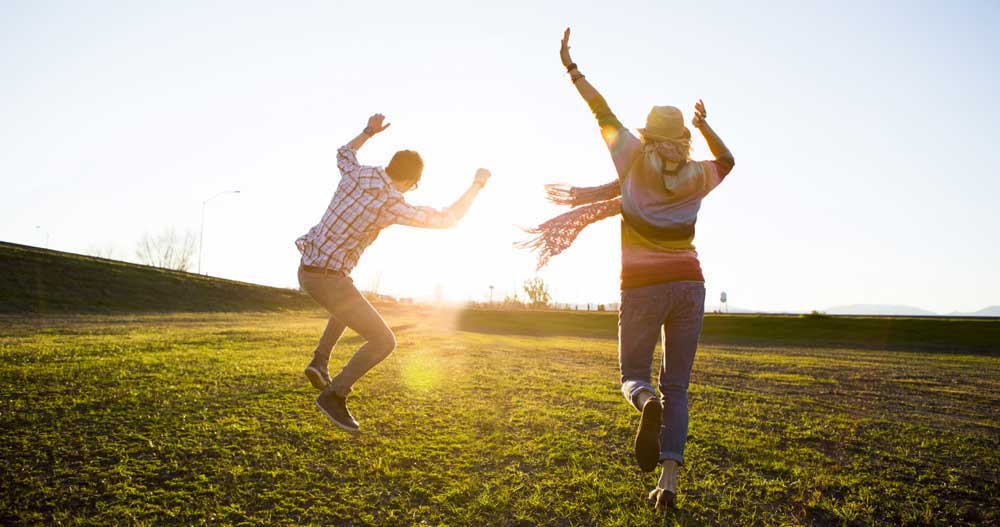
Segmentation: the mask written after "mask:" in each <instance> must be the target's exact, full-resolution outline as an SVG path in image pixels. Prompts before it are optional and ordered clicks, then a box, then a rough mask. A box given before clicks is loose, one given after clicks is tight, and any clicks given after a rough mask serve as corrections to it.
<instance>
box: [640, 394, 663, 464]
mask: <svg viewBox="0 0 1000 527" xmlns="http://www.w3.org/2000/svg"><path fill="white" fill-rule="evenodd" d="M662 412H663V406H662V405H661V404H660V401H657V400H656V399H650V401H649V402H647V403H646V405H645V406H643V407H642V417H640V418H639V429H638V430H636V432H635V460H636V461H637V462H638V463H639V468H640V469H642V471H643V472H652V471H653V470H655V469H656V465H658V464H659V462H660V414H661V413H662Z"/></svg>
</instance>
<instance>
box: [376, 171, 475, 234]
mask: <svg viewBox="0 0 1000 527" xmlns="http://www.w3.org/2000/svg"><path fill="white" fill-rule="evenodd" d="M490 176H491V174H490V171H489V170H486V169H485V168H480V169H479V170H476V177H475V179H474V180H473V181H472V185H470V186H469V188H468V190H466V191H465V192H464V193H463V194H462V195H461V196H460V197H459V198H458V199H457V200H456V201H455V203H452V205H451V206H450V207H448V208H446V209H444V210H437V209H433V208H431V207H415V206H413V205H410V204H409V203H407V202H405V201H403V200H400V201H399V202H397V203H396V204H394V205H393V206H392V208H391V209H390V210H391V211H392V212H393V213H394V214H395V215H396V223H398V224H400V225H408V226H410V227H424V228H429V229H447V228H450V227H454V226H455V225H457V224H458V222H459V221H460V220H461V219H462V218H463V217H465V213H466V212H468V211H469V207H470V206H471V205H472V202H473V201H475V200H476V196H478V195H479V191H480V190H482V189H483V187H484V186H486V181H487V180H488V179H490Z"/></svg>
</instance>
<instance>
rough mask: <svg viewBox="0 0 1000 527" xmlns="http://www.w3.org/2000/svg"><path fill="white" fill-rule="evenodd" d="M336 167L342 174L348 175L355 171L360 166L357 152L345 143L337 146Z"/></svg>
mask: <svg viewBox="0 0 1000 527" xmlns="http://www.w3.org/2000/svg"><path fill="white" fill-rule="evenodd" d="M337 168H338V169H340V174H341V175H343V176H350V175H351V174H353V173H354V172H356V171H357V170H358V168H360V165H359V164H358V156H357V152H355V151H354V150H352V149H351V147H349V146H347V145H344V146H342V147H340V148H338V149H337Z"/></svg>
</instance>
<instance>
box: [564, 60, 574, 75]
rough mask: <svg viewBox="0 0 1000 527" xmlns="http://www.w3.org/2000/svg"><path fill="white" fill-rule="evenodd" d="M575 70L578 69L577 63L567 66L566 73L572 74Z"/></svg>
mask: <svg viewBox="0 0 1000 527" xmlns="http://www.w3.org/2000/svg"><path fill="white" fill-rule="evenodd" d="M575 69H576V63H575V62H570V63H569V66H566V73H569V72H571V71H573V70H575Z"/></svg>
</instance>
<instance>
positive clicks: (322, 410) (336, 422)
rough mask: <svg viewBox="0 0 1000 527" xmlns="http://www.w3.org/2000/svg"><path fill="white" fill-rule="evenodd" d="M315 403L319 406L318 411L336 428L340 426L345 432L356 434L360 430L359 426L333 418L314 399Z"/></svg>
mask: <svg viewBox="0 0 1000 527" xmlns="http://www.w3.org/2000/svg"><path fill="white" fill-rule="evenodd" d="M315 404H316V408H319V411H320V413H322V414H323V415H325V416H326V418H327V419H329V420H330V422H331V423H333V424H335V425H337V428H340V429H341V430H343V431H345V432H350V433H352V434H356V433H358V431H359V430H360V428H354V427H353V426H348V425H345V424H344V423H341V422H340V421H338V420H336V419H334V418H333V416H332V415H330V414H328V413H326V410H324V409H323V407H322V406H320V405H319V401H316V402H315Z"/></svg>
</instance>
